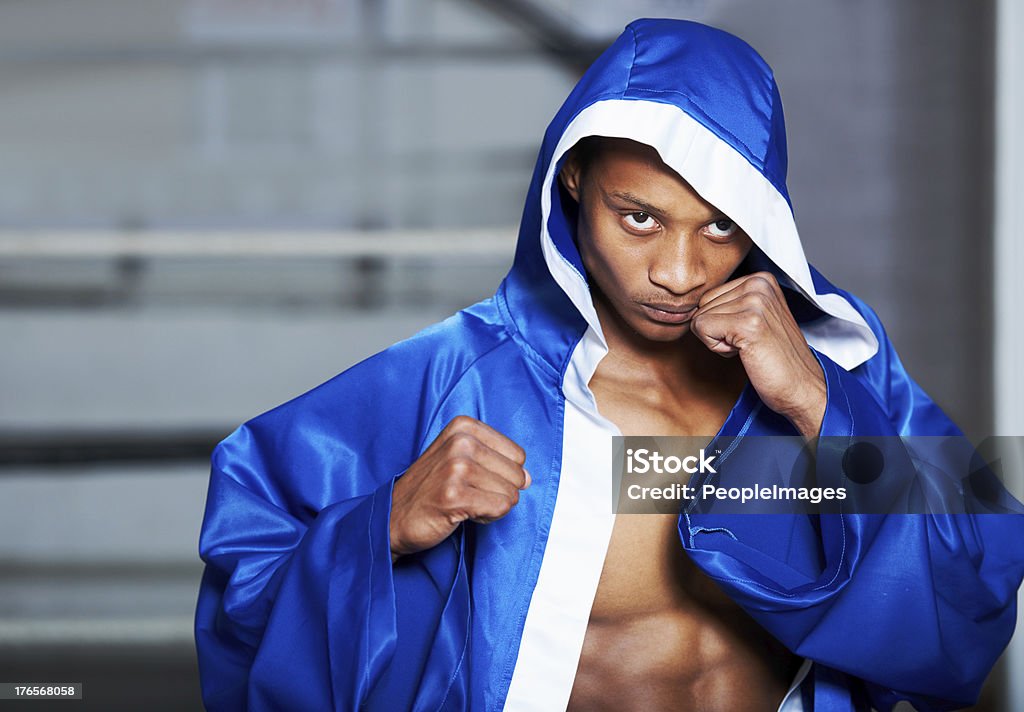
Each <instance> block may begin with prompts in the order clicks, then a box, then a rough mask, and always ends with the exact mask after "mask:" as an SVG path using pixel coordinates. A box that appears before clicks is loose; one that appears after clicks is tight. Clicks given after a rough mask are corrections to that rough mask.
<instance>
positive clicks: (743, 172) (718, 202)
mask: <svg viewBox="0 0 1024 712" xmlns="http://www.w3.org/2000/svg"><path fill="white" fill-rule="evenodd" d="M586 136H606V137H616V138H626V139H632V140H633V141H637V142H639V143H644V144H647V145H649V146H651V147H653V148H654V149H655V150H657V151H658V153H659V155H660V156H661V159H662V160H663V161H664V162H665V163H666V164H667V165H668V166H669V167H670V168H672V169H673V170H674V171H676V172H677V173H678V174H679V175H680V176H682V177H683V178H684V179H685V180H686V181H687V182H688V183H689V184H690V185H691V186H692V187H693V189H694V190H696V191H697V192H698V193H699V194H700V195H701V197H703V198H704V199H705V200H706V201H708V202H709V203H711V204H712V205H714V206H715V207H717V208H718V209H719V210H721V211H722V212H724V213H725V214H726V215H728V216H729V217H730V218H731V219H732V220H733V221H735V222H736V224H738V225H739V226H740V227H741V228H743V230H744V231H746V233H747V234H748V235H749V236H750V238H751V240H752V241H753V243H754V248H753V249H752V250H751V255H750V256H749V257H748V259H747V261H746V265H747V268H748V269H750V270H751V271H753V270H768V271H771V272H773V273H774V274H775V276H776V277H777V278H778V279H779V282H780V284H782V285H783V286H784V287H787V288H788V290H790V294H789V296H790V297H791V302H790V303H791V306H792V307H794V314H796V315H797V318H798V321H799V322H800V326H801V329H802V330H803V332H804V335H805V337H806V339H807V342H808V343H809V344H810V345H811V346H812V347H813V348H814V349H816V350H817V351H819V352H821V353H824V354H825V355H827V356H828V357H829V358H831V359H832V360H833V361H835V362H836V363H837V364H839V365H840V366H842V367H843V368H845V369H847V370H849V369H853V368H854V367H856V366H858V365H860V364H861V363H863V362H865V361H866V360H868V359H869V358H871V356H873V355H874V354H875V353H876V352H877V350H878V340H877V339H876V337H875V335H874V334H873V333H872V331H871V329H870V328H869V327H868V325H867V323H866V322H865V320H864V318H863V317H862V316H861V314H860V313H859V312H858V311H857V310H856V309H855V308H854V307H853V306H852V304H851V302H850V301H849V300H848V299H847V298H846V296H845V294H844V293H843V292H841V290H839V289H837V288H836V287H834V286H832V285H831V284H830V283H829V282H828V281H826V280H825V279H824V278H823V277H822V276H821V275H820V274H819V273H818V272H817V271H816V270H815V269H814V268H813V267H811V266H810V265H809V264H808V262H807V258H806V257H805V255H804V250H803V246H802V245H801V242H800V236H799V233H798V232H797V228H796V222H795V220H794V216H793V209H792V205H791V202H790V198H789V192H788V190H787V188H786V161H787V159H786V131H785V123H784V120H783V112H782V102H781V99H780V96H779V90H778V86H777V85H776V83H775V79H774V76H773V74H772V70H771V68H770V67H769V66H768V64H767V63H766V62H765V61H764V60H763V59H762V58H761V57H760V55H758V54H757V52H755V51H754V49H753V48H751V47H750V46H749V45H748V44H746V43H745V42H743V41H742V40H740V39H738V38H737V37H734V36H733V35H730V34H728V33H726V32H723V31H721V30H718V29H715V28H712V27H708V26H705V25H701V24H698V23H694V22H688V21H683V20H650V19H645V20H637V21H635V22H632V23H630V24H629V25H628V26H627V27H626V29H625V31H624V32H623V33H622V34H621V35H620V36H619V38H618V39H617V40H616V41H615V42H614V43H613V44H612V45H611V46H610V47H609V48H608V49H607V50H605V52H604V53H603V54H602V55H601V56H600V57H599V58H598V59H597V60H596V61H595V62H594V64H593V65H592V66H591V67H590V68H589V69H588V70H587V72H586V73H585V74H584V75H583V77H582V79H580V81H579V83H578V84H577V85H576V87H575V88H574V89H573V91H572V93H571V94H570V95H569V97H568V98H567V99H566V101H565V103H564V104H563V105H562V107H561V109H560V110H559V111H558V114H557V115H556V116H555V118H554V120H553V121H552V122H551V124H550V125H549V126H548V129H547V131H546V133H545V135H544V142H543V145H542V147H541V150H540V155H539V157H538V160H537V164H536V167H535V169H534V173H533V179H532V181H531V184H530V191H529V195H528V196H527V200H526V206H525V209H524V211H523V218H522V222H521V225H520V231H519V239H518V244H517V248H516V257H515V262H514V264H513V267H512V270H511V271H510V273H509V275H508V276H507V277H506V279H505V282H504V283H503V285H502V294H503V296H504V301H505V303H506V305H507V307H508V310H509V313H510V317H511V318H512V321H513V322H514V323H515V324H516V327H517V329H518V330H519V332H520V333H521V335H522V336H523V338H524V340H525V341H526V342H527V343H528V344H529V346H530V347H531V348H532V349H533V350H534V351H535V352H536V353H537V354H538V355H540V356H541V358H542V359H543V360H545V361H546V362H547V363H548V364H549V365H551V366H552V367H553V368H555V369H556V370H558V371H559V372H560V373H563V374H564V372H565V370H566V367H567V365H568V362H569V359H570V358H571V357H572V356H573V352H574V351H575V350H576V347H577V345H578V344H579V343H580V339H581V337H583V336H584V334H588V335H589V337H590V338H589V339H584V342H587V341H589V342H590V343H589V344H587V345H586V348H585V349H584V351H588V352H589V353H585V354H583V356H584V359H583V360H584V361H585V362H587V363H586V364H585V365H584V366H583V367H582V372H581V378H583V379H586V380H589V375H590V374H592V373H593V369H594V368H596V365H597V363H598V362H599V361H600V359H601V358H602V357H603V356H604V354H605V353H607V346H606V344H605V342H604V337H603V334H602V332H601V326H600V323H599V322H598V318H597V314H596V312H595V310H594V305H593V302H592V300H591V297H590V290H589V286H588V282H587V275H586V270H585V268H584V266H583V262H582V260H581V258H580V254H579V251H578V250H577V248H576V245H575V243H574V234H575V225H574V224H572V218H571V217H570V216H571V215H572V214H573V213H572V211H571V210H567V209H565V208H566V206H563V204H562V197H561V194H560V191H559V188H558V183H557V175H558V170H559V168H560V167H561V163H562V161H563V160H564V158H565V156H566V153H567V152H568V151H569V149H571V148H572V147H573V146H574V145H575V144H576V143H577V142H578V141H579V140H580V139H582V138H584V137H586ZM794 300H795V301H796V302H797V303H796V304H794ZM586 380H584V381H583V384H585V383H586ZM583 384H580V385H583Z"/></svg>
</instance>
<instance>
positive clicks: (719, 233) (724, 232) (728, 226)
mask: <svg viewBox="0 0 1024 712" xmlns="http://www.w3.org/2000/svg"><path fill="white" fill-rule="evenodd" d="M737 230H739V227H738V226H737V225H736V223H734V222H733V221H732V220H730V219H729V218H718V220H715V221H714V222H713V223H711V224H709V225H708V226H707V231H708V232H709V233H711V236H712V237H719V238H721V237H732V236H733V235H734V234H736V231H737Z"/></svg>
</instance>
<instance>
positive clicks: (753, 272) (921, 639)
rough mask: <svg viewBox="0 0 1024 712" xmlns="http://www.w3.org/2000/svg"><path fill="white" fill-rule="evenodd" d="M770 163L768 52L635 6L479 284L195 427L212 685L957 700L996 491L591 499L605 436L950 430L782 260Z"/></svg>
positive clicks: (444, 701) (985, 646) (541, 703)
mask: <svg viewBox="0 0 1024 712" xmlns="http://www.w3.org/2000/svg"><path fill="white" fill-rule="evenodd" d="M784 181H785V135H784V127H783V122H782V113H781V104H780V101H779V96H778V91H777V89H776V87H775V84H774V81H773V79H772V77H771V73H770V70H769V69H768V67H767V66H766V65H765V64H764V62H763V60H761V58H760V57H758V56H757V54H756V53H755V52H754V51H753V50H751V49H750V48H749V47H748V46H747V45H745V44H743V43H742V42H741V41H739V40H737V39H736V38H734V37H731V36H729V35H727V34H725V33H722V32H720V31H717V30H713V29H711V28H707V27H703V26H700V25H696V24H693V23H686V22H679V21H668V20H657V21H652V20H643V21H638V22H635V23H633V24H631V25H630V26H629V27H628V28H627V30H626V32H625V33H624V34H623V35H622V37H620V38H619V40H618V41H616V43H615V44H614V45H613V46H612V47H611V48H609V50H607V51H606V52H605V53H604V54H603V55H602V56H601V58H599V59H598V60H597V62H596V63H595V64H594V66H593V67H591V69H590V70H589V71H588V72H587V74H586V75H585V76H584V77H583V79H582V80H581V81H580V83H579V84H578V85H577V87H576V89H575V90H574V91H573V93H572V94H571V95H570V96H569V98H568V99H567V101H566V103H565V105H564V106H563V107H562V109H561V110H560V112H559V114H558V115H557V116H556V117H555V119H554V121H553V122H552V124H551V126H550V127H549V129H548V132H547V134H546V136H545V140H544V144H543V146H542V149H541V154H540V158H539V160H538V164H537V169H536V171H535V173H534V179H533V183H532V185H531V190H530V194H529V197H528V200H527V204H526V208H525V211H524V215H523V221H522V226H521V231H520V237H519V244H518V247H517V251H516V258H515V263H514V265H513V267H512V270H511V271H510V273H509V275H508V276H507V277H506V279H505V280H504V282H503V283H502V285H501V286H500V288H499V290H498V292H497V294H496V295H495V296H494V297H493V298H491V299H489V300H486V301H484V302H481V303H480V304H477V305H475V306H473V307H470V308H469V309H466V310H464V311H463V312H460V313H459V314H457V315H455V316H454V317H452V318H451V319H449V320H447V321H445V322H443V323H442V324H439V325H437V326H435V327H433V328H431V329H428V330H426V331H425V332H423V333H421V334H419V335H417V336H415V337H413V338H412V339H410V340H408V341H406V342H402V343H400V344H397V345H395V346H393V347H392V348H390V349H388V350H386V351H384V352H382V353H381V354H378V355H377V356H374V357H372V358H371V359H368V360H367V361H365V362H363V363H361V364H359V365H357V366H355V367H353V368H352V369H350V370H348V371H346V372H345V373H343V374H341V375H340V376H338V377H336V378H335V379H333V380H331V381H329V382H328V383H326V384H324V385H322V386H320V387H319V388H317V389H314V390H313V391H311V392H309V393H307V394H305V395H303V396H301V397H299V398H297V399H295V400H294V401H291V402H290V403H287V404H285V405H283V406H281V407H279V408H277V409H275V410H273V411H271V412H269V413H267V414H264V415H262V416H260V417H258V418H256V419H254V420H252V421H250V422H249V423H247V424H245V425H243V426H242V427H241V428H240V429H239V430H238V431H236V432H235V433H234V434H233V435H232V436H231V437H229V438H228V439H227V440H225V441H224V442H223V443H221V445H220V446H219V447H218V448H217V450H216V452H215V453H214V458H213V465H214V467H213V472H212V475H211V482H210V492H209V500H208V504H207V512H206V518H205V521H204V524H203V532H202V538H201V542H200V548H201V553H202V556H203V558H204V560H205V561H206V562H207V565H208V566H207V570H206V573H205V575H204V579H203V585H202V590H201V592H200V600H199V605H198V609H197V620H196V637H197V645H198V649H199V656H200V669H201V674H202V680H203V693H204V699H205V701H206V704H207V706H208V708H209V709H211V710H220V709H225V710H227V709H244V708H249V709H255V710H264V709H287V710H327V709H337V710H355V709H368V710H406V709H410V710H428V709H429V710H463V709H472V710H499V709H508V710H556V709H566V708H569V709H572V710H604V709H607V710H631V709H636V710H662V709H664V710H668V709H672V710H695V709H708V710H774V709H785V710H787V711H792V710H812V709H813V710H817V711H819V712H820V711H821V710H853V709H867V708H868V706H869V705H873V706H875V707H877V708H880V709H889V707H891V705H892V704H894V703H895V701H897V700H899V699H910V700H912V701H913V702H914V703H915V704H916V705H918V706H919V708H920V709H933V708H934V709H948V708H953V707H956V706H963V705H966V704H970V703H971V702H972V701H973V700H974V698H975V697H976V696H977V693H978V690H979V687H980V685H981V682H982V681H983V680H984V677H985V675H986V674H987V673H988V671H989V669H990V667H991V665H992V663H993V662H994V660H995V658H996V657H997V656H998V654H999V652H1000V651H1001V650H1002V648H1003V647H1004V646H1005V644H1006V642H1007V641H1008V639H1009V636H1010V634H1011V632H1012V628H1013V620H1014V615H1015V609H1014V598H1015V591H1016V588H1017V586H1018V585H1019V583H1020V580H1021V575H1022V559H1024V556H1022V552H1021V544H1020V542H1021V541H1024V537H1022V535H1024V525H1022V522H1021V517H1019V516H1016V515H1004V516H987V515H986V516H978V517H966V516H962V515H943V514H934V515H918V516H901V517H875V516H857V515H849V514H836V515H822V516H820V517H811V516H798V515H788V516H750V515H746V516H727V515H715V514H710V513H705V514H693V513H688V512H687V513H684V514H682V515H681V516H671V517H666V516H663V515H644V516H621V517H616V515H614V514H613V513H612V512H611V510H610V507H609V505H608V491H609V473H610V469H611V460H612V455H611V438H612V436H614V435H618V434H627V435H629V434H651V435H665V434H667V435H707V436H710V435H715V434H716V433H717V434H718V435H720V436H734V435H766V434H768V435H803V436H805V437H815V436H818V435H821V436H830V437H832V436H842V437H845V438H854V437H860V436H893V437H895V436H900V435H903V436H907V435H922V434H928V435H952V434H956V433H957V432H958V431H957V430H956V427H955V426H954V425H953V424H952V423H950V422H949V421H948V419H947V418H946V417H945V416H944V415H943V414H942V412H941V411H940V410H939V409H938V408H937V407H936V406H935V405H934V404H933V403H932V402H931V401H930V400H929V399H928V397H927V396H926V395H925V394H924V393H923V392H922V391H921V390H920V389H919V388H918V387H917V385H916V384H915V383H914V382H913V381H912V380H910V378H909V377H908V376H907V375H906V373H905V372H904V370H903V368H902V366H901V365H900V362H899V360H898V358H897V357H896V354H895V352H894V351H893V350H892V346H891V344H890V343H889V341H888V339H887V338H886V335H885V333H884V331H883V330H882V327H881V325H880V324H879V322H878V320H877V318H876V317H875V315H874V314H873V313H872V312H871V311H870V309H868V307H866V306H865V305H864V304H863V303H862V302H860V301H859V300H857V299H856V298H855V297H853V296H852V295H850V294H848V293H846V292H843V291H841V290H838V289H837V288H835V287H834V286H832V285H831V284H829V283H828V282H827V281H826V280H825V279H824V278H822V277H821V275H820V274H818V273H817V272H816V271H814V270H813V269H812V268H811V267H810V266H809V265H808V264H807V262H806V259H805V258H804V256H803V251H802V248H801V246H800V242H799V238H798V235H797V232H796V227H795V224H794V222H793V216H792V211H791V209H790V206H789V203H788V196H787V193H786V189H785V182H784ZM795 315H796V316H795ZM798 317H799V318H798ZM730 357H731V358H730ZM823 460H825V461H827V457H823ZM824 466H825V465H823V467H824Z"/></svg>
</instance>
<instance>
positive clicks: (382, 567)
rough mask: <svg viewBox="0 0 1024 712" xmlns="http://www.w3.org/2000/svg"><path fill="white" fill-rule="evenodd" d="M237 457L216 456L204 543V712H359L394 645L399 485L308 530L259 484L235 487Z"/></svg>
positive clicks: (338, 509) (337, 510)
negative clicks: (394, 495) (393, 523)
mask: <svg viewBox="0 0 1024 712" xmlns="http://www.w3.org/2000/svg"><path fill="white" fill-rule="evenodd" d="M235 437H236V439H237V438H238V436H237V435H236V436H235ZM233 449H234V447H233V445H232V443H231V442H229V443H228V444H227V445H222V446H221V447H220V448H218V450H217V452H216V453H215V455H214V466H213V471H212V475H211V481H210V489H209V496H208V501H207V510H206V517H205V520H204V525H203V531H202V536H201V540H200V552H201V556H202V558H203V560H204V561H205V562H206V564H207V568H206V572H205V574H204V576H203V581H202V586H201V590H200V597H199V603H198V606H197V616H196V640H197V649H198V654H199V664H200V668H201V672H202V675H201V679H202V683H203V685H202V687H203V698H204V702H205V704H206V707H207V709H209V710H211V712H216V711H217V710H242V709H250V710H273V709H290V710H334V709H357V708H358V707H359V704H360V702H361V700H363V699H364V698H365V697H366V695H367V693H368V691H369V689H370V687H371V686H372V685H373V684H374V683H375V682H376V681H377V680H378V679H379V677H380V675H381V674H382V671H383V670H384V669H385V668H386V666H387V663H388V661H389V659H390V657H391V655H392V654H393V651H394V646H395V640H396V631H395V594H394V588H393V581H392V564H391V550H390V535H389V523H390V508H391V487H392V482H393V480H386V481H385V482H384V483H383V484H381V485H379V486H378V487H377V489H375V490H373V491H372V492H369V493H367V494H362V495H359V496H353V497H350V498H348V499H345V500H343V501H340V502H337V503H334V504H331V505H329V506H327V507H325V508H324V509H323V510H321V511H319V512H317V513H316V514H315V516H314V517H313V518H312V519H311V520H309V521H302V518H301V516H296V514H295V513H292V512H289V511H288V510H287V509H286V508H283V507H282V506H280V505H279V504H278V503H275V502H274V501H272V500H273V498H272V497H268V496H267V492H261V491H259V490H258V489H256V488H257V487H258V486H259V479H258V478H257V479H254V480H253V481H250V482H244V481H239V479H238V478H237V476H238V475H237V472H233V470H236V471H237V469H238V463H237V462H233V459H232V450H233ZM233 475H234V476H233Z"/></svg>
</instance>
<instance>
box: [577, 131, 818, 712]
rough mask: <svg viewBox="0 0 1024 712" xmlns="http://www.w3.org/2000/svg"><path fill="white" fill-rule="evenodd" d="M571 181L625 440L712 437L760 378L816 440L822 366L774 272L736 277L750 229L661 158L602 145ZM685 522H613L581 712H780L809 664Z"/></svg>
mask: <svg viewBox="0 0 1024 712" xmlns="http://www.w3.org/2000/svg"><path fill="white" fill-rule="evenodd" d="M561 180H562V184H563V186H564V187H565V190H566V192H567V193H568V194H569V196H570V197H571V198H573V199H574V200H576V201H577V203H578V204H579V218H578V225H577V244H578V246H579V249H580V254H581V256H582V258H583V263H584V266H585V267H586V268H587V273H588V275H589V278H590V282H591V294H592V296H593V300H594V306H595V309H596V310H597V314H598V318H599V319H600V322H601V327H602V331H603V332H604V335H605V339H606V341H607V343H608V349H609V350H608V355H607V356H606V357H605V358H604V360H602V361H601V363H600V365H599V366H598V368H597V371H596V372H595V374H594V377H593V378H592V380H591V382H590V388H591V391H592V392H593V393H594V396H595V398H596V400H597V404H598V408H599V410H600V411H601V413H602V414H603V415H604V416H605V417H607V418H608V419H609V420H611V421H612V422H613V423H615V424H616V425H617V426H618V427H619V429H620V430H621V431H622V432H623V434H626V435H691V436H707V437H709V438H710V437H711V436H713V435H714V434H715V433H717V432H718V430H719V429H720V428H721V426H722V424H723V423H724V421H725V419H726V417H727V416H728V413H729V411H730V409H731V407H732V405H733V404H734V403H735V401H736V399H737V397H738V396H739V393H740V391H741V390H742V389H743V387H744V385H745V384H746V382H747V381H748V380H749V382H750V383H751V385H753V386H754V388H755V389H756V390H757V392H758V394H759V395H760V396H761V398H762V400H764V402H765V404H766V405H768V406H769V407H771V408H773V409H774V410H776V411H777V412H779V413H782V414H783V415H785V416H786V417H787V418H789V419H790V420H791V421H792V422H793V424H794V425H795V426H796V427H797V429H798V430H800V432H801V433H803V434H804V435H805V436H808V437H810V436H813V435H816V434H817V433H818V431H819V430H820V427H821V419H822V416H823V413H824V400H825V386H824V378H823V375H822V373H821V369H820V366H819V365H818V363H817V360H816V359H815V358H814V356H813V354H812V353H811V352H810V349H809V348H808V346H807V343H806V341H805V340H804V338H803V336H802V334H801V333H800V330H799V328H798V327H797V324H796V321H795V320H794V319H793V317H792V315H791V313H790V312H789V309H788V307H787V306H786V303H785V300H784V298H783V296H782V292H781V290H780V289H779V287H778V284H777V283H776V282H775V280H774V278H773V277H772V276H771V275H769V274H755V275H748V276H743V277H739V278H736V279H730V277H731V276H732V275H733V273H734V272H735V270H736V268H737V267H738V266H739V265H740V263H741V262H742V261H743V259H744V258H745V257H746V255H747V253H748V252H749V250H750V249H751V241H750V238H749V237H748V236H747V235H746V234H745V233H744V232H743V231H742V230H741V229H739V227H738V226H737V225H735V223H733V222H732V221H731V220H729V219H728V217H727V216H726V215H724V214H723V213H722V212H721V211H719V210H718V209H717V208H715V207H714V206H713V205H711V204H709V203H708V202H707V201H705V200H703V199H702V198H701V197H700V196H699V195H698V194H697V193H696V192H695V191H694V190H693V189H692V188H691V187H690V186H689V184H687V183H686V181H684V180H683V179H682V178H681V177H680V176H679V175H678V174H676V173H675V172H674V171H672V170H671V169H670V168H668V166H666V165H665V164H664V163H663V162H662V161H661V159H660V158H659V156H658V154H657V153H656V152H655V151H654V150H653V149H652V148H650V147H647V146H643V145H641V144H637V143H633V142H628V141H618V140H605V141H603V142H602V145H601V146H600V147H599V150H598V152H597V157H596V158H595V159H593V160H592V161H590V162H589V163H588V165H587V167H586V170H583V169H582V168H581V166H580V164H579V162H578V161H575V160H572V159H570V160H568V161H567V163H566V165H565V168H564V169H563V172H562V174H561ZM676 527H677V516H675V515H653V514H645V515H626V514H619V515H618V516H617V517H616V521H615V526H614V528H613V531H612V537H611V541H610V543H609V548H608V553H607V554H606V558H605V564H604V568H603V570H602V574H601V579H600V582H599V584H598V590H597V594H596V597H595V600H594V605H593V607H592V609H591V616H590V622H589V625H588V628H587V634H586V638H585V640H584V644H583V651H582V654H581V657H580V662H579V666H578V669H577V674H576V680H575V683H574V686H573V690H572V695H571V697H570V701H569V709H570V710H574V711H575V710H586V711H588V712H599V711H601V710H705V711H714V710H721V711H722V712H724V711H726V710H775V709H777V707H778V705H779V703H780V702H781V700H782V698H783V696H784V695H785V692H786V690H787V688H788V684H789V682H790V681H791V680H792V677H793V675H794V673H795V669H796V667H797V662H798V661H797V660H796V659H795V658H794V657H793V656H792V655H791V654H790V653H789V652H788V651H787V650H785V648H784V647H783V646H782V645H780V644H779V643H778V642H777V641H775V640H774V639H773V638H772V637H771V636H770V635H768V634H767V633H766V632H765V631H764V630H763V629H761V628H760V627H759V626H758V625H757V624H756V623H755V622H754V621H753V620H752V619H751V618H750V617H749V616H748V615H747V614H746V613H745V612H744V611H743V610H742V609H741V608H739V606H737V605H736V604H735V603H733V602H732V601H731V599H729V598H728V597H727V596H726V595H725V594H724V593H723V592H722V591H721V590H720V589H719V587H718V586H717V585H716V584H715V583H714V582H713V581H711V580H710V579H708V578H707V577H706V576H705V575H704V574H703V573H702V572H700V571H699V570H698V569H697V568H696V567H695V566H694V565H693V564H692V562H690V560H689V558H688V557H687V556H686V554H685V552H684V551H683V549H682V546H681V544H680V542H679V535H678V532H677V530H676Z"/></svg>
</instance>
